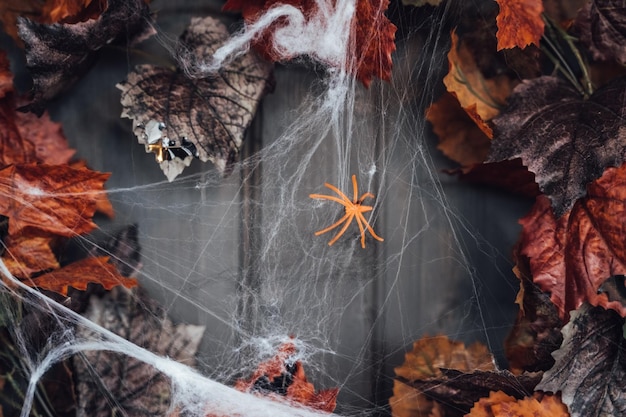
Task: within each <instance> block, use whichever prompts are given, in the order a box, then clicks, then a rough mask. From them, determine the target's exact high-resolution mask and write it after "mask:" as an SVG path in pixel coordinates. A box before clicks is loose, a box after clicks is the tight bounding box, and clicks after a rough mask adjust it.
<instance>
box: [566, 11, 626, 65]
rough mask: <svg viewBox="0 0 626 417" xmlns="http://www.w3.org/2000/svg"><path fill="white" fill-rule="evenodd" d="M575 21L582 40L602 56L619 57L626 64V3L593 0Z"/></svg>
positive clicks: (602, 58)
mask: <svg viewBox="0 0 626 417" xmlns="http://www.w3.org/2000/svg"><path fill="white" fill-rule="evenodd" d="M575 25H576V27H577V29H578V32H579V33H580V41H581V42H582V43H583V44H585V45H586V46H587V47H588V48H589V50H590V51H591V53H592V54H593V57H594V58H595V59H598V60H603V61H606V60H611V59H615V60H617V61H618V62H619V63H621V64H622V65H624V64H626V3H624V1H622V0H592V1H590V2H589V3H587V4H586V5H585V7H583V8H582V10H581V11H580V13H579V14H578V17H577V18H576V22H575Z"/></svg>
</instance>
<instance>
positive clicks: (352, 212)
mask: <svg viewBox="0 0 626 417" xmlns="http://www.w3.org/2000/svg"><path fill="white" fill-rule="evenodd" d="M324 186H326V187H327V188H330V189H331V190H333V191H334V192H336V193H337V194H338V195H339V196H340V197H341V198H337V197H334V196H332V195H324V194H310V195H309V197H311V198H317V199H322V200H330V201H335V202H337V203H339V204H341V205H342V206H344V207H345V208H346V214H345V215H344V216H343V217H342V218H341V219H339V220H338V221H337V222H336V223H334V224H332V225H330V226H328V227H327V228H325V229H322V230H320V231H318V232H315V236H319V235H321V234H324V233H326V232H329V231H331V230H333V229H334V228H336V227H339V226H340V225H341V224H342V223H345V224H344V225H343V227H342V228H341V230H340V231H339V233H337V235H336V236H335V237H334V238H332V239H331V240H330V242H328V246H332V245H333V243H335V242H336V241H337V239H339V238H340V237H341V235H343V234H344V233H345V232H346V230H348V226H350V223H351V222H352V219H353V218H356V223H357V225H358V226H359V230H360V231H361V247H362V248H364V249H365V229H366V228H367V230H369V232H370V233H371V235H372V237H373V238H374V239H376V240H378V241H380V242H382V241H384V240H385V239H383V238H382V237H380V236H378V235H377V234H376V233H375V232H374V229H372V226H370V225H369V223H368V222H367V220H365V217H363V213H366V212H368V211H372V210H373V209H372V207H371V206H364V205H363V200H365V199H366V198H368V197H370V198H374V194H372V193H365V194H363V195H362V196H361V198H357V196H358V194H359V192H358V188H357V183H356V175H353V176H352V188H353V189H354V199H352V200H350V199H349V198H348V197H346V195H345V194H344V193H342V192H341V191H339V189H337V187H335V186H334V185H331V184H329V183H324Z"/></svg>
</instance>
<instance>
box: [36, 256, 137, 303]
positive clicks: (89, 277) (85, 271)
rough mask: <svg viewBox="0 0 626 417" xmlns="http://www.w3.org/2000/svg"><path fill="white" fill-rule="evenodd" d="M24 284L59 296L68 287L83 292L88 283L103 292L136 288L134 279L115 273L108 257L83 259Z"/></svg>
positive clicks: (65, 291)
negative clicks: (122, 287) (114, 288)
mask: <svg viewBox="0 0 626 417" xmlns="http://www.w3.org/2000/svg"><path fill="white" fill-rule="evenodd" d="M24 283H25V284H27V285H30V286H31V287H37V288H41V289H43V290H48V291H54V292H56V293H59V294H61V295H67V290H68V288H69V287H72V288H75V289H77V290H82V291H85V290H86V289H87V285H88V284H90V283H95V284H100V285H102V286H103V287H104V289H105V290H110V289H111V288H113V287H116V286H118V285H122V286H124V287H126V288H133V287H136V286H137V280H136V279H133V278H125V277H123V276H121V275H120V274H119V273H118V272H117V269H116V268H115V265H113V264H112V263H109V257H108V256H101V257H98V258H85V259H82V260H80V261H76V262H74V263H71V264H69V265H67V266H64V267H63V268H60V269H56V270H54V271H52V272H48V273H46V274H43V275H39V276H38V277H37V278H32V279H27V280H25V281H24Z"/></svg>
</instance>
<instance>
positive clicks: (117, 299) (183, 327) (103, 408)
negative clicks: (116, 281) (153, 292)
mask: <svg viewBox="0 0 626 417" xmlns="http://www.w3.org/2000/svg"><path fill="white" fill-rule="evenodd" d="M84 315H85V316H86V317H87V318H88V319H89V320H91V321H92V322H94V323H96V324H98V325H100V326H102V327H104V328H106V329H108V330H111V331H112V332H114V333H116V334H118V335H120V336H122V337H123V338H125V339H126V340H129V341H131V342H133V343H134V344H136V345H138V346H140V347H142V348H145V349H147V350H149V351H151V352H154V353H157V354H159V355H161V356H167V357H169V358H171V359H174V360H177V361H179V362H183V363H185V364H188V365H193V363H194V356H195V354H196V351H197V349H198V345H199V343H200V340H201V339H202V335H203V334H204V327H203V326H194V325H187V324H178V325H174V324H172V322H171V320H170V319H169V318H167V316H166V315H165V312H164V310H163V308H162V307H161V306H160V305H159V304H158V303H157V302H156V301H154V300H152V299H150V298H148V296H147V295H145V294H144V293H143V292H141V290H140V291H139V292H131V291H128V290H127V289H122V288H119V287H118V288H115V289H113V290H112V291H110V292H109V293H107V294H106V295H104V296H103V297H102V298H98V297H95V296H92V297H91V300H90V305H89V307H88V308H87V311H86V312H85V314H84ZM76 333H77V336H78V337H86V338H88V339H92V340H93V339H94V338H96V339H97V338H98V334H96V333H94V332H93V331H92V330H90V329H86V328H84V327H78V328H77V330H76ZM73 362H74V369H75V380H76V391H77V393H78V410H77V412H76V416H77V417H110V416H112V415H124V416H165V415H166V412H167V411H168V410H169V407H170V405H171V404H170V399H171V398H170V397H171V387H170V381H169V379H168V378H167V377H166V376H165V375H163V374H161V373H160V372H158V371H157V370H156V369H154V368H153V367H152V366H150V365H148V364H145V363H143V362H141V361H139V360H137V359H135V358H132V357H127V356H124V355H121V354H118V353H114V352H109V351H86V352H83V353H82V354H81V355H76V356H75V357H74V358H73Z"/></svg>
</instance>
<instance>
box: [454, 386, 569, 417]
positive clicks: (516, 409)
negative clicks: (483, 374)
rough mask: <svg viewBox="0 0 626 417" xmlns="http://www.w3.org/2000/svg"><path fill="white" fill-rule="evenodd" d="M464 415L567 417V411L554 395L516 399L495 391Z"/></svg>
mask: <svg viewBox="0 0 626 417" xmlns="http://www.w3.org/2000/svg"><path fill="white" fill-rule="evenodd" d="M466 417H569V413H568V411H567V406H566V405H565V404H563V403H562V402H561V399H560V398H559V397H558V396H555V395H544V394H541V393H536V394H535V395H533V396H532V397H526V398H522V399H521V400H518V399H516V398H514V397H511V396H509V395H506V394H505V393H503V392H502V391H495V392H491V393H490V394H489V397H486V398H481V399H480V400H479V401H478V402H476V404H475V405H474V407H472V410H471V411H470V413H469V414H467V416H466Z"/></svg>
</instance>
